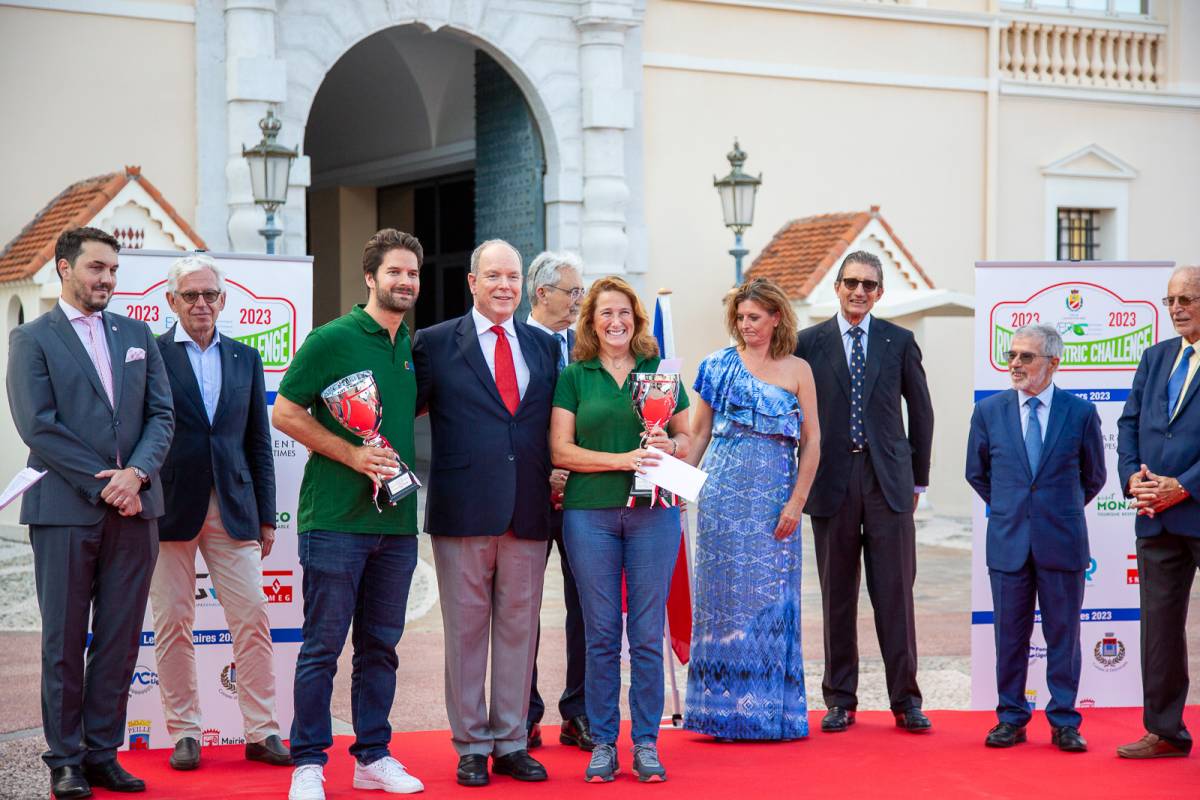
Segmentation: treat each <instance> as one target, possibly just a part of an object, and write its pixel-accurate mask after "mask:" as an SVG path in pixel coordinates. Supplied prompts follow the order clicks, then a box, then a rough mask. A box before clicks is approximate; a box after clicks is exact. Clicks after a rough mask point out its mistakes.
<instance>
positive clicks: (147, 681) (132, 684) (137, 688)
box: [129, 664, 158, 696]
mask: <svg viewBox="0 0 1200 800" xmlns="http://www.w3.org/2000/svg"><path fill="white" fill-rule="evenodd" d="M155 686H158V673H157V672H155V671H154V670H152V669H150V668H149V667H143V666H142V665H141V664H138V665H137V666H136V667H134V668H133V677H131V678H130V679H129V694H130V696H133V695H135V694H145V693H146V692H148V691H150V690H151V689H153V688H154V687H155Z"/></svg>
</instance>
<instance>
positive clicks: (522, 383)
mask: <svg viewBox="0 0 1200 800" xmlns="http://www.w3.org/2000/svg"><path fill="white" fill-rule="evenodd" d="M471 318H472V319H474V320H475V333H476V335H478V336H479V349H480V350H482V351H483V360H484V361H486V362H487V366H488V372H490V373H492V380H495V379H496V334H494V333H492V326H493V325H495V324H496V323H494V322H492V321H491V320H490V319H488V318H487V317H485V316H484V315H483V314H480V313H479V309H477V308H475V307H474V306H472V307H471ZM500 327H501V328H503V329H504V333H505V335H506V338H507V339H508V346H509V347H510V348H511V349H512V356H513V367H514V369H515V370H516V373H517V392H518V394H520V396H521V397H524V396H525V390H526V389H527V388H529V365H528V364H526V363H525V356H523V355H521V343H520V342H519V341H517V326H516V325H514V324H513V320H512V317H509V318H508V319H506V320H504V322H501V323H500Z"/></svg>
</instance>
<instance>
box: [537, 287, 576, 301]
mask: <svg viewBox="0 0 1200 800" xmlns="http://www.w3.org/2000/svg"><path fill="white" fill-rule="evenodd" d="M544 288H546V289H554V290H555V291H557V292H563V293H565V294H569V295H571V299H572V300H578V299H579V298H581V297H583V295H584V289H583V287H582V286H576V287H575V288H574V289H564V288H562V287H561V286H551V285H550V284H546V286H545V287H544Z"/></svg>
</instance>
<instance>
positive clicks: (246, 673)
mask: <svg viewBox="0 0 1200 800" xmlns="http://www.w3.org/2000/svg"><path fill="white" fill-rule="evenodd" d="M197 549H199V550H200V552H201V553H202V554H203V555H204V563H205V564H207V565H208V571H209V574H210V575H211V576H212V582H213V587H214V588H215V589H216V590H217V599H218V600H219V601H220V603H221V609H222V610H223V611H224V612H225V621H226V623H227V624H228V625H229V632H230V633H231V634H232V637H233V658H234V662H235V663H236V664H237V698H238V706H239V707H240V709H241V712H242V723H243V725H244V726H245V731H246V741H247V742H261V741H262V740H264V739H266V738H267V737H268V736H277V735H279V725H278V724H276V722H275V667H274V663H273V661H272V653H271V625H270V622H269V621H268V619H267V598H266V595H264V594H263V577H262V560H261V556H260V553H261V549H260V547H259V544H258V542H256V541H250V542H246V541H240V540H238V539H233V538H231V537H230V536H229V534H227V533H226V532H225V526H224V525H223V524H222V523H221V513H220V510H219V508H218V506H217V495H216V493H215V492H214V493H213V494H212V495H211V496H210V497H209V501H208V516H207V517H205V519H204V525H203V526H201V528H200V533H199V535H198V536H196V538H194V539H192V540H191V541H190V542H160V544H159V551H158V564H157V565H156V566H155V568H154V578H153V579H152V580H151V582H150V604H151V607H152V609H153V613H154V655H155V656H156V657H157V659H158V690H159V694H160V695H161V696H162V704H163V713H164V714H165V716H166V720H167V731H168V732H169V733H170V734H171V738H172V740H173V741H175V742H178V741H179V740H180V739H182V738H184V737H190V738H193V739H195V740H197V741H199V740H200V693H199V691H198V690H197V687H196V651H195V646H194V645H193V644H192V625H193V624H194V623H195V621H196V550H197Z"/></svg>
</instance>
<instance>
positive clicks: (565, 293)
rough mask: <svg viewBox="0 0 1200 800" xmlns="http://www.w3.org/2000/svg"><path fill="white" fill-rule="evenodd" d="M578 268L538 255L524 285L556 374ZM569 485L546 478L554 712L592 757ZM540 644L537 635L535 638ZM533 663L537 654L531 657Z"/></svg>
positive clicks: (567, 350) (570, 260)
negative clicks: (558, 684) (562, 633)
mask: <svg viewBox="0 0 1200 800" xmlns="http://www.w3.org/2000/svg"><path fill="white" fill-rule="evenodd" d="M581 273H582V265H581V264H580V262H579V259H578V258H577V257H576V256H575V255H574V254H572V253H555V252H553V251H546V252H544V253H540V254H539V255H538V256H537V258H535V259H533V261H532V262H530V264H529V273H528V275H527V276H526V280H525V291H526V292H527V293H528V294H529V305H530V310H529V318H528V319H527V320H526V323H527V324H528V325H529V326H530V327H532V328H537V329H539V330H542V331H545V332H546V333H548V334H550V335H551V336H553V337H554V341H555V343H556V344H557V345H558V366H557V371H558V372H562V370H563V368H564V367H566V366H567V364H569V363H570V362H571V351H572V350H573V349H574V347H575V331H574V330H573V329H572V327H571V326H572V325H574V324H575V320H576V319H578V317H579V304H580V301H581V300H582V299H583V293H584V291H583V277H582V275H581ZM566 484H567V471H566V470H563V469H556V470H554V471H553V472H552V473H551V476H550V501H551V503H552V504H553V506H554V512H553V514H551V517H550V531H551V536H550V541H549V542H548V543H547V544H548V546H547V548H546V558H547V560H549V558H550V551H551V550H553V548H554V545H555V544H557V545H558V555H559V558H560V561H561V563H562V573H563V600H564V601H565V603H566V607H567V620H566V635H567V680H566V685H565V686H564V687H563V693H562V696H561V697H560V698H559V700H558V712H559V714H560V715H561V716H562V729H561V731H560V733H559V735H558V740H559V742H561V743H562V744H567V745H573V746H575V747H578V748H579V749H581V750H585V751H589V752H590V751H591V750H592V748H593V747H594V744H593V742H592V732H591V727H590V726H589V725H588V718H587V707H586V706H585V704H584V699H583V698H584V695H583V678H584V661H585V659H586V657H587V652H586V651H587V641H586V639H585V638H584V635H583V609H582V607H581V606H580V605H579V590H578V589H577V588H576V587H575V575H574V573H573V572H571V564H570V562H569V561H568V560H567V549H566V548H565V547H563V540H562V493H563V489H564V487H565V486H566ZM538 638H539V641H540V638H541V636H540V633H539V637H538ZM535 658H536V652H535ZM537 680H538V672H537V662H536V661H535V662H534V665H533V678H532V680H531V681H530V685H529V719H528V722H527V724H526V727H527V729H528V731H529V747H530V748H534V747H538V746H539V745H541V743H542V730H541V724H540V723H541V721H542V715H543V714H544V713H545V711H546V705H545V703H544V702H543V700H542V696H541V694H540V693H539V692H538V688H537Z"/></svg>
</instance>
